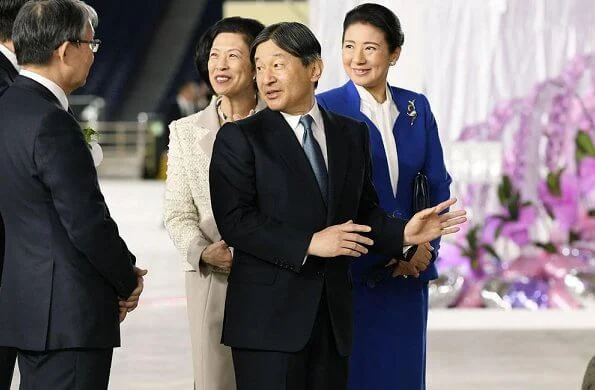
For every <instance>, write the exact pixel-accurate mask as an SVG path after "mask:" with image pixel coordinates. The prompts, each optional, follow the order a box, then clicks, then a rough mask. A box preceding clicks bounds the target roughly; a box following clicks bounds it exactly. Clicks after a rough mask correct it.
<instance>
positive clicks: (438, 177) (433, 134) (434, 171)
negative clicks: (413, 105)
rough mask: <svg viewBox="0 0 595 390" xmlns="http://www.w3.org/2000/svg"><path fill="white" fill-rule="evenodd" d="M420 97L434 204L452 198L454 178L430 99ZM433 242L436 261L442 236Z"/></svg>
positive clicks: (432, 203) (429, 178) (425, 164)
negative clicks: (447, 167) (447, 163)
mask: <svg viewBox="0 0 595 390" xmlns="http://www.w3.org/2000/svg"><path fill="white" fill-rule="evenodd" d="M420 97H421V101H422V102H423V110H424V118H425V123H424V126H425V129H426V160H425V163H424V167H423V172H424V173H425V174H426V176H427V177H428V184H429V187H430V204H431V205H432V206H434V205H437V204H438V203H440V202H443V201H445V200H447V199H448V198H450V183H451V182H452V179H451V177H450V175H449V174H448V172H447V170H446V166H445V164H444V153H443V151H442V144H441V143H440V136H439V135H438V124H437V123H436V118H434V114H433V113H432V110H431V109H430V103H429V102H428V99H427V98H426V97H425V96H424V95H420ZM445 212H447V211H445ZM431 244H432V246H433V247H434V252H433V253H432V261H434V260H436V258H437V257H438V249H439V248H440V238H437V239H435V240H433V241H432V242H431Z"/></svg>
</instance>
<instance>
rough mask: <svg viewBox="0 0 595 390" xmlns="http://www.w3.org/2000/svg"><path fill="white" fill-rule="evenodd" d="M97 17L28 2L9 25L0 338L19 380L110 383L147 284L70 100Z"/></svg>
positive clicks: (66, 3) (53, 1)
mask: <svg viewBox="0 0 595 390" xmlns="http://www.w3.org/2000/svg"><path fill="white" fill-rule="evenodd" d="M96 24H97V14H96V13H95V11H94V10H93V9H92V8H91V7H89V6H88V5H86V4H85V3H84V2H82V1H78V0H41V1H32V2H28V3H26V4H25V5H24V6H23V7H22V8H21V10H20V12H19V14H18V15H17V17H16V20H15V23H14V28H13V33H12V37H13V41H14V47H15V51H16V56H17V59H18V63H19V64H20V65H21V66H22V70H21V73H20V75H19V76H18V77H16V79H15V80H14V83H13V84H12V85H11V86H10V87H9V88H8V89H7V90H6V92H5V93H4V95H3V96H2V97H1V98H0V179H1V182H2V185H1V186H0V212H1V213H2V216H3V218H4V224H5V230H6V232H5V235H6V248H5V259H4V270H3V276H2V286H1V287H0V346H3V347H10V348H16V349H17V350H18V352H17V355H18V362H19V370H20V373H21V389H52V390H58V389H69V390H72V389H81V390H82V389H84V390H94V389H98V390H99V389H101V390H105V389H107V386H108V381H109V372H110V367H111V360H112V353H113V348H114V347H118V346H119V345H120V327H119V322H121V321H122V320H124V318H125V316H126V313H127V312H129V311H131V310H133V309H134V308H136V306H137V304H138V300H139V296H140V294H141V292H142V289H143V276H144V275H145V274H146V271H145V270H141V269H139V268H136V267H135V266H134V264H135V257H134V255H132V254H131V253H130V251H129V250H128V248H127V247H126V244H125V243H124V241H123V240H122V239H121V238H120V236H119V233H118V228H117V226H116V224H115V222H114V221H113V220H112V218H111V217H110V213H109V211H108V208H107V206H106V204H105V200H104V198H103V195H102V194H101V191H100V189H99V185H98V181H97V172H96V170H95V167H94V165H93V160H92V158H91V154H90V152H89V149H88V146H87V145H86V143H85V139H84V136H83V134H82V131H81V128H80V126H79V124H78V122H77V121H76V119H75V118H74V117H73V116H72V115H71V113H70V112H69V107H68V100H67V98H66V96H67V95H68V94H70V93H71V92H72V91H74V90H75V89H77V88H79V87H80V86H82V85H84V84H85V82H86V79H87V75H88V73H89V70H90V68H91V65H92V63H93V60H94V53H95V52H97V50H98V49H99V44H100V41H99V40H98V39H94V26H95V25H96Z"/></svg>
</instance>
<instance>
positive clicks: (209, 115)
mask: <svg viewBox="0 0 595 390" xmlns="http://www.w3.org/2000/svg"><path fill="white" fill-rule="evenodd" d="M216 102H217V98H216V97H215V96H213V99H212V100H211V103H210V104H209V105H208V106H207V107H206V108H205V109H204V110H203V111H202V115H201V116H200V117H199V119H198V123H197V124H198V126H199V127H202V128H203V129H207V130H208V131H203V132H202V133H201V134H199V135H198V138H197V142H198V146H199V147H200V148H201V149H202V151H203V153H204V154H205V155H206V156H207V157H208V158H209V161H210V160H211V156H212V154H213V144H214V143H215V138H216V137H217V131H219V115H218V114H217V106H216ZM197 115H200V114H197Z"/></svg>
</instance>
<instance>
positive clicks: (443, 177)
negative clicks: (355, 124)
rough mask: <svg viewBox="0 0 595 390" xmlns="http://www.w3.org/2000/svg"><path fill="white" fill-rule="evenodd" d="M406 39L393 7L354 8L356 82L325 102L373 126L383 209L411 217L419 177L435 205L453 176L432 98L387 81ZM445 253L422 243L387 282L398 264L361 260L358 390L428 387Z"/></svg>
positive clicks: (354, 363)
mask: <svg viewBox="0 0 595 390" xmlns="http://www.w3.org/2000/svg"><path fill="white" fill-rule="evenodd" d="M403 41H404V36H403V32H402V30H401V25H400V22H399V19H398V18H397V16H396V15H395V14H394V13H393V12H392V11H390V10H389V9H387V8H385V7H383V6H381V5H377V4H363V5H360V6H358V7H356V8H354V9H352V10H351V11H349V12H348V13H347V15H346V17H345V21H344V23H343V48H342V56H343V66H344V68H345V71H346V72H347V74H348V75H349V78H350V81H349V82H347V84H345V85H343V86H342V87H339V88H336V89H333V90H331V91H328V92H325V93H322V94H320V95H318V97H317V99H318V102H319V104H321V105H322V106H323V107H325V108H326V109H328V110H330V111H334V112H336V113H339V114H342V115H345V116H349V117H351V118H354V119H357V120H360V121H362V122H365V123H367V125H368V128H369V131H370V140H371V149H372V157H373V167H374V169H373V175H374V177H373V179H374V185H375V186H376V191H377V192H378V196H379V198H380V204H381V206H382V207H383V208H384V210H386V211H388V212H389V213H392V214H393V215H394V216H396V217H400V218H404V219H407V218H410V217H411V216H412V215H413V210H412V198H413V191H412V190H413V183H414V178H415V177H416V175H417V173H418V172H421V173H424V174H425V175H426V176H427V178H428V184H429V192H430V203H431V206H434V205H436V204H438V203H440V202H441V201H444V200H446V199H448V198H449V195H450V191H449V186H450V183H451V178H450V176H449V174H448V172H447V171H446V168H445V166H444V159H443V153H442V146H441V144H440V139H439V137H438V128H437V125H436V120H435V119H434V115H433V114H432V111H431V110H430V105H429V103H428V100H427V99H426V97H425V96H423V95H421V94H418V93H415V92H411V91H407V90H405V89H401V88H397V87H394V86H389V85H388V84H387V74H388V70H389V67H390V66H394V65H395V64H396V62H397V60H398V59H399V55H400V52H401V46H402V45H403ZM438 247H439V242H438V241H435V242H432V243H431V246H430V245H427V246H425V247H424V246H420V247H419V248H418V249H417V251H416V252H415V254H414V255H413V259H412V260H411V261H410V262H404V261H400V262H398V263H397V264H396V265H392V267H393V270H392V271H393V273H392V275H391V274H390V273H389V276H388V277H384V278H382V279H381V280H380V281H378V278H377V277H374V278H372V277H371V275H375V271H374V270H375V269H378V266H379V264H380V265H382V264H387V263H390V262H391V261H390V259H386V258H383V257H382V256H380V255H377V254H373V253H370V254H368V255H367V256H365V257H361V258H359V259H358V260H355V261H354V262H353V265H352V274H353V279H354V294H353V298H354V314H355V319H354V321H355V322H354V346H353V353H352V357H351V363H350V377H349V385H350V387H349V389H350V390H370V389H374V390H385V389H386V390H389V389H390V390H393V389H398V390H423V389H425V367H426V324H427V319H428V281H430V280H432V279H435V278H436V277H437V276H438V274H437V271H436V267H435V266H434V263H433V260H434V259H435V258H436V255H437V251H438ZM430 256H431V259H432V261H431V262H430V264H429V265H428V266H427V269H425V266H424V264H427V262H425V263H424V259H428V258H430ZM391 276H392V277H391ZM371 281H372V282H371Z"/></svg>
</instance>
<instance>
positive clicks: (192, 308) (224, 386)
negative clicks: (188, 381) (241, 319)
mask: <svg viewBox="0 0 595 390" xmlns="http://www.w3.org/2000/svg"><path fill="white" fill-rule="evenodd" d="M226 293H227V275H226V274H223V273H216V272H211V271H210V270H208V269H206V268H203V269H201V271H200V272H195V271H189V272H186V299H187V302H188V319H189V321H190V338H191V341H192V360H193V369H194V383H195V389H196V390H235V389H236V384H235V377H234V371H233V361H232V358H231V349H230V348H229V347H226V346H225V345H223V344H221V332H222V328H223V312H224V309H225V295H226Z"/></svg>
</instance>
